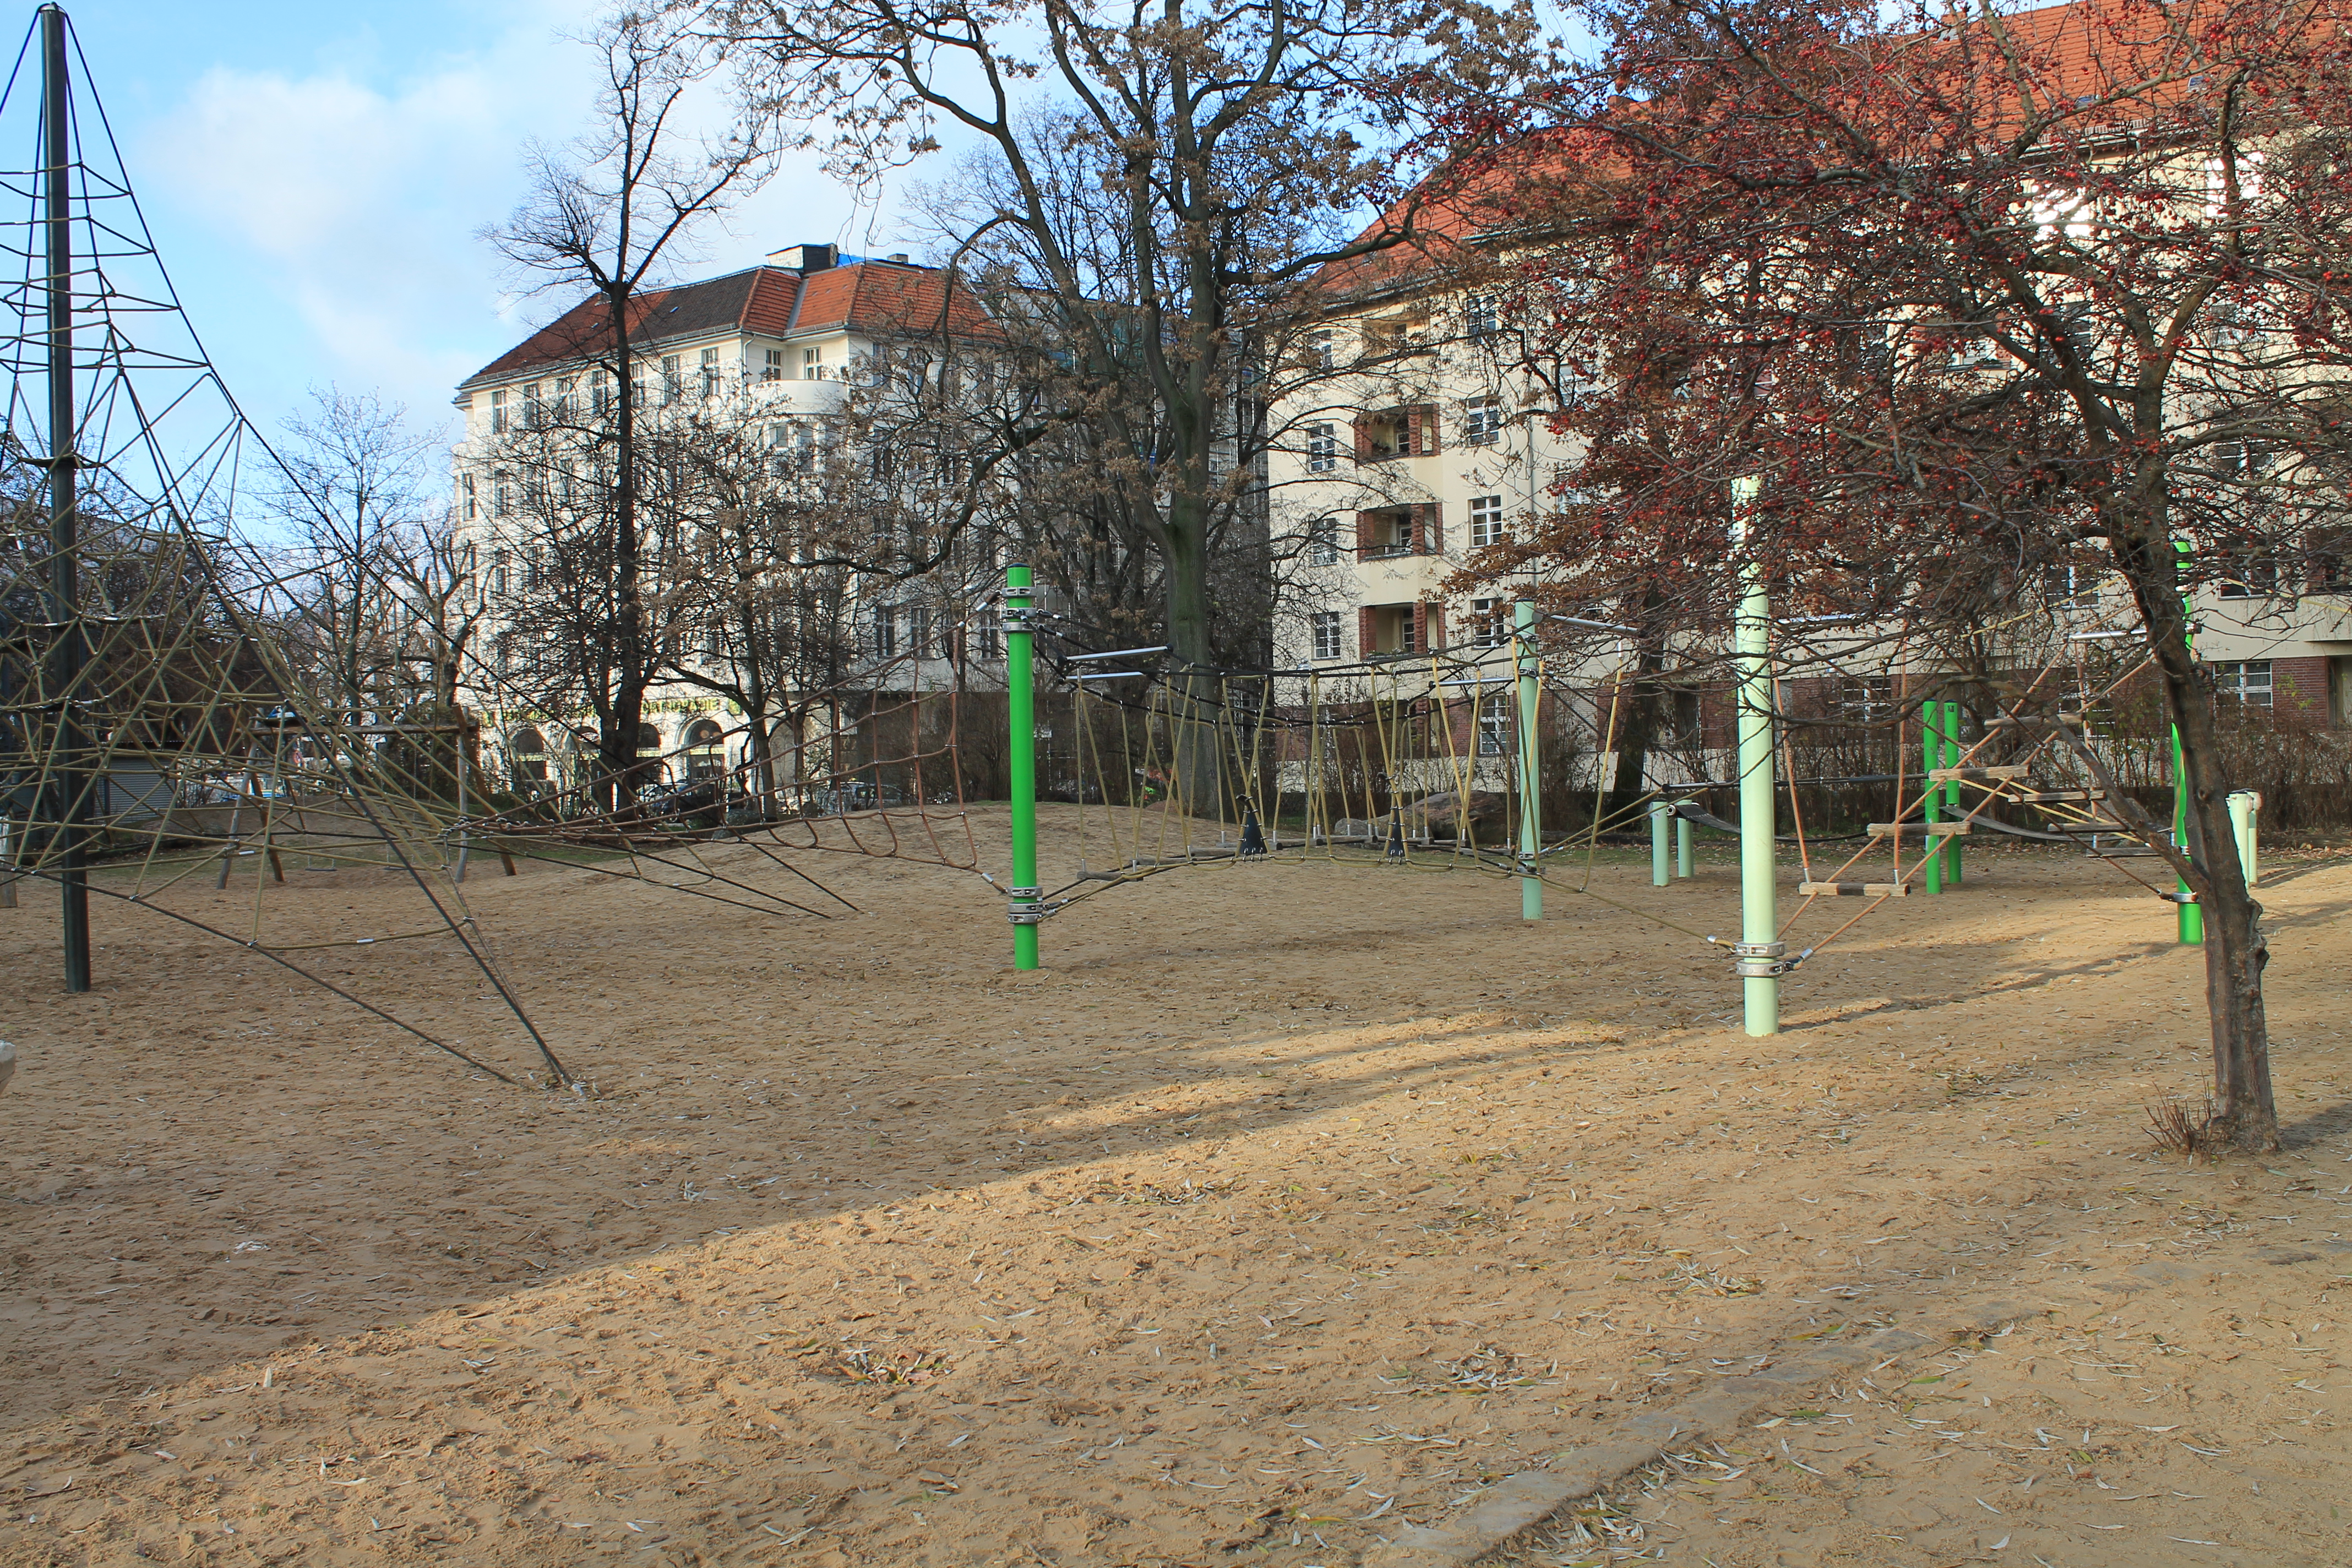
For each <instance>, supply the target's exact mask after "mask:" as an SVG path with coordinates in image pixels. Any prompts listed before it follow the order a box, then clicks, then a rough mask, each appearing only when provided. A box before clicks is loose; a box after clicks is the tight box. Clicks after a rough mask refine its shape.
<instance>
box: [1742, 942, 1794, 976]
mask: <svg viewBox="0 0 2352 1568" xmlns="http://www.w3.org/2000/svg"><path fill="white" fill-rule="evenodd" d="M1731 952H1732V964H1731V972H1732V973H1734V974H1737V975H1738V976H1739V977H1740V978H1741V979H1743V980H1769V979H1772V978H1773V977H1774V976H1776V975H1781V974H1786V973H1789V971H1790V968H1792V967H1793V965H1791V964H1790V962H1789V957H1788V953H1789V944H1788V943H1787V942H1733V943H1732V944H1731Z"/></svg>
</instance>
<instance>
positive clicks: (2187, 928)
mask: <svg viewBox="0 0 2352 1568" xmlns="http://www.w3.org/2000/svg"><path fill="white" fill-rule="evenodd" d="M2172 549H2173V552H2174V553H2175V554H2176V555H2178V556H2179V560H2180V567H2181V569H2182V571H2183V572H2184V573H2185V572H2186V571H2187V569H2188V566H2189V542H2188V541H2187V540H2185V539H2177V540H2174V541H2173V542H2172ZM2180 608H2181V612H2182V616H2183V618H2184V619H2185V620H2187V621H2188V623H2189V629H2188V630H2187V631H2186V632H2184V633H2183V634H2182V637H2181V640H2182V641H2183V642H2184V643H2185V644H2187V646H2188V647H2189V651H2190V652H2192V653H2193V652H2195V651H2196V647H2197V619H2196V616H2197V607H2196V605H2193V604H2191V603H2190V602H2189V595H2188V594H2187V593H2186V592H2185V591H2184V592H2183V593H2182V594H2181V595H2180ZM2182 762H2183V759H2182V756H2181V752H2180V726H2179V725H2178V724H2175V725H2173V726H2172V842H2173V845H2174V847H2186V846H2187V845H2188V843H2189V770H2188V769H2187V768H2186V767H2184V766H2183V765H2182ZM2208 864H2209V865H2210V862H2209V863H2208ZM2173 899H2174V900H2175V903H2174V907H2175V908H2176V909H2178V910H2179V913H2180V945H2181V946H2183V947H2201V946H2203V945H2204V942H2205V910H2204V908H2203V906H2201V905H2200V904H2199V903H2198V902H2197V894H2196V893H2195V891H2194V890H2192V889H2190V888H2189V879H2188V878H2186V877H2182V878H2180V879H2178V881H2177V883H2176V884H2175V886H2174V888H2173Z"/></svg>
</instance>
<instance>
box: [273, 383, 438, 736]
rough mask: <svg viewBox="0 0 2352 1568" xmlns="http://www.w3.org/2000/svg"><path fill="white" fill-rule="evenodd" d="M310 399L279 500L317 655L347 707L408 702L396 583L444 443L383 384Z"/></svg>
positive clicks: (281, 457) (303, 633) (290, 426)
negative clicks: (413, 421) (420, 429)
mask: <svg viewBox="0 0 2352 1568" xmlns="http://www.w3.org/2000/svg"><path fill="white" fill-rule="evenodd" d="M310 399H311V405H312V406H311V407H310V409H309V410H308V411H306V412H304V413H301V414H297V415H293V416H289V417H288V419H287V420H286V422H285V429H286V436H287V439H286V440H285V441H284V442H283V443H282V444H280V445H279V446H278V448H277V450H276V452H275V456H276V458H277V459H278V467H277V469H276V475H275V478H276V484H275V494H274V495H273V497H272V498H271V499H272V500H273V502H274V504H275V507H276V510H278V514H279V515H280V516H281V517H282V518H283V520H284V521H285V524H286V527H287V529H288V531H289V532H290V533H291V534H292V536H293V539H294V541H295V542H293V543H292V544H291V545H289V546H286V547H283V548H281V550H280V551H279V552H278V556H279V559H280V561H281V563H282V567H283V570H284V571H285V573H286V574H287V580H288V583H289V588H290V590H291V591H292V593H293V595H294V596H295V597H296V599H297V600H298V601H299V603H300V605H302V613H301V616H300V638H301V641H302V643H303V644H304V645H305V647H307V650H308V655H307V662H310V663H311V664H313V665H314V666H315V667H316V668H317V673H318V675H319V676H320V678H321V679H322V681H323V683H324V688H325V689H326V690H329V691H331V692H332V693H334V696H335V699H336V700H337V702H338V703H339V705H340V706H341V709H342V710H343V711H344V712H346V713H347V714H352V715H360V714H365V713H370V712H373V711H376V710H379V709H381V708H383V706H385V704H386V703H387V701H389V704H390V706H392V707H399V706H402V705H403V704H402V702H401V700H400V698H399V696H398V695H397V694H396V693H397V689H398V688H399V686H400V684H401V680H402V678H403V672H402V670H401V668H400V667H399V665H398V662H397V655H396V653H395V651H394V645H395V642H396V640H397V633H396V630H395V623H396V622H397V621H399V620H400V619H401V618H403V617H402V614H401V610H402V605H403V603H404V598H403V595H401V594H400V592H399V591H398V589H397V587H396V586H395V583H396V580H397V577H398V574H399V572H400V569H401V567H402V565H403V563H404V562H405V561H406V560H407V559H408V557H409V556H410V555H411V554H412V553H413V552H415V550H416V549H417V548H418V546H419V543H420V538H419V534H420V529H421V525H422V522H423V519H424V517H425V500H424V489H425V476H426V470H427V468H428V465H429V464H430V462H431V458H432V454H433V451H434V447H435V446H436V443H435V442H434V441H433V440H432V439H431V438H430V437H423V436H419V435H417V434H415V432H413V431H412V430H410V429H409V427H408V425H407V411H406V410H405V409H403V408H401V407H399V406H397V405H385V404H384V403H383V400H382V399H381V398H380V397H378V396H377V395H375V394H373V393H356V394H352V393H345V392H342V391H341V390H340V389H338V388H335V387H331V386H330V387H327V388H324V389H320V388H316V387H314V388H312V389H311V392H310ZM289 651H290V650H289ZM388 689H389V690H391V691H392V692H393V693H394V695H392V696H390V697H389V698H387V695H386V693H387V690H388Z"/></svg>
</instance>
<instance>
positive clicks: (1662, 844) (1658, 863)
mask: <svg viewBox="0 0 2352 1568" xmlns="http://www.w3.org/2000/svg"><path fill="white" fill-rule="evenodd" d="M1674 809H1675V808H1674V807H1673V806H1671V805H1667V804H1666V803H1665V802H1664V801H1663V800H1654V801H1652V802H1651V803H1650V886H1652V887H1653V888H1663V887H1664V886H1665V885H1666V879H1667V875H1668V872H1667V863H1668V861H1669V859H1670V857H1669V855H1668V853H1667V849H1666V819H1667V818H1668V817H1670V816H1673V815H1674Z"/></svg>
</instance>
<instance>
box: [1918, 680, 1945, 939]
mask: <svg viewBox="0 0 2352 1568" xmlns="http://www.w3.org/2000/svg"><path fill="white" fill-rule="evenodd" d="M1942 712H1943V704H1942V703H1940V702H1937V701H1935V700H1932V699H1930V700H1927V701H1926V702H1922V703H1921V704H1919V755H1920V757H1921V758H1922V759H1923V761H1924V762H1925V763H1926V771H1927V772H1928V773H1934V772H1935V771H1936V770H1937V768H1940V767H1942V766H1943V765H1944V763H1943V756H1944V737H1943V733H1942V731H1941V730H1940V729H1939V728H1938V726H1939V725H1940V724H1941V723H1942V719H1941V718H1940V717H1939V716H1940V715H1941V713H1942ZM1943 798H1944V788H1943V786H1942V785H1941V784H1934V783H1930V784H1928V785H1927V794H1926V795H1923V796H1922V797H1921V798H1920V802H1919V820H1920V821H1921V822H1922V823H1923V824H1926V825H1927V843H1926V844H1925V845H1924V846H1922V847H1921V848H1920V851H1919V853H1920V855H1921V856H1922V857H1924V858H1925V859H1926V861H1927V864H1926V865H1924V866H1923V867H1921V868H1920V871H1921V876H1920V885H1921V886H1922V888H1923V889H1925V890H1926V891H1927V892H1930V893H1940V892H1942V891H1943V890H1944V840H1942V839H1940V838H1938V837H1936V830H1935V827H1934V824H1936V823H1938V822H1941V821H1943V820H1944V817H1943V805H1942V802H1943Z"/></svg>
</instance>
